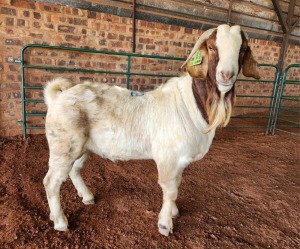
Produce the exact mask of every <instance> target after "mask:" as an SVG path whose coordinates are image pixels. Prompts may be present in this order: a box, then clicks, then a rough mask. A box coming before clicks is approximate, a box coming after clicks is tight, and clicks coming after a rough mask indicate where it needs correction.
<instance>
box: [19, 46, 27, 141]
mask: <svg viewBox="0 0 300 249" xmlns="http://www.w3.org/2000/svg"><path fill="white" fill-rule="evenodd" d="M26 48H27V47H24V48H23V49H22V50H21V55H20V57H21V58H20V63H21V99H22V127H23V139H25V138H26V135H27V124H26V106H25V98H26V96H25V72H24V70H25V68H24V63H25V61H24V51H25V49H26Z"/></svg>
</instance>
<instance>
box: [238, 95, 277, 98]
mask: <svg viewBox="0 0 300 249" xmlns="http://www.w3.org/2000/svg"><path fill="white" fill-rule="evenodd" d="M236 97H239V98H269V99H271V98H274V97H273V96H265V95H263V96H260V95H236Z"/></svg>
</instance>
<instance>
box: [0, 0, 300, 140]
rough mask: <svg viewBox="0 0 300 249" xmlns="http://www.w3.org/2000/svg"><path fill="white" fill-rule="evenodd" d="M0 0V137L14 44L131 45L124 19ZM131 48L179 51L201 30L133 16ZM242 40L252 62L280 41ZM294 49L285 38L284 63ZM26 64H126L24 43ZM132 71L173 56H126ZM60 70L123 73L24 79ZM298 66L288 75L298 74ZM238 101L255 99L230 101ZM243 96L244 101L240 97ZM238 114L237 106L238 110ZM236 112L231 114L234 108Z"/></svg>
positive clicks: (14, 102)
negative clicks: (134, 30)
mask: <svg viewBox="0 0 300 249" xmlns="http://www.w3.org/2000/svg"><path fill="white" fill-rule="evenodd" d="M10 2H11V1H10V0H2V1H1V3H0V130H1V131H0V136H13V135H20V134H21V132H22V131H21V126H19V125H17V121H18V120H21V90H20V82H21V79H20V78H21V77H20V65H19V64H18V63H14V62H12V61H11V60H12V58H19V57H20V51H21V49H22V47H23V46H24V45H26V44H29V43H39V44H49V45H57V46H67V47H76V48H89V49H96V50H109V51H124V52H131V51H132V48H131V46H132V37H131V36H132V21H131V19H128V18H123V17H119V16H114V15H109V14H105V13H97V12H92V11H86V10H81V9H76V8H71V7H66V6H59V5H53V4H47V3H34V2H33V1H25V0H23V1H13V2H15V4H13V5H11V4H10ZM136 26H137V38H136V41H137V44H136V52H137V53H142V54H153V55H154V54H155V55H166V56H175V57H186V56H187V54H188V53H189V52H190V50H191V49H192V47H193V44H194V42H195V41H196V40H197V38H198V37H199V35H200V34H201V33H202V31H199V30H194V29H190V28H185V27H180V26H172V25H166V24H160V23H151V22H146V21H141V20H139V21H137V25H136ZM250 45H251V47H252V50H253V52H254V56H255V58H256V59H257V60H258V61H259V63H269V64H276V63H277V60H278V56H279V52H280V44H277V43H275V42H268V41H261V40H251V41H250ZM299 50H300V48H299V47H298V46H293V45H291V46H290V47H289V49H288V54H287V61H286V63H287V64H291V63H296V62H299V61H300V51H299ZM25 60H26V63H28V64H34V65H44V66H62V67H72V68H74V67H75V68H76V67H77V68H81V67H84V68H87V69H97V70H102V69H103V70H112V71H114V70H116V71H126V69H127V64H126V63H127V62H126V60H125V59H124V58H119V57H113V56H102V55H99V54H83V53H77V52H66V51H56V50H43V49H28V51H27V52H26V53H25ZM132 64H133V65H132V68H133V71H135V72H146V73H147V72H156V71H157V72H158V71H159V72H164V73H168V74H178V73H179V71H178V68H179V66H180V63H179V62H174V61H173V62H166V61H161V60H155V59H145V58H142V59H134V60H133V63H132ZM62 74H64V75H68V76H69V77H70V78H73V79H75V80H84V79H91V80H94V81H102V82H105V83H108V84H117V85H122V86H125V82H126V80H125V78H124V77H119V76H117V75H102V76H100V75H99V74H97V75H95V74H91V73H66V72H57V71H41V70H27V71H26V77H25V81H26V83H27V84H28V85H40V86H44V84H45V82H46V81H47V80H49V79H51V78H53V77H55V76H58V75H62ZM262 75H263V78H264V79H271V78H273V77H274V71H273V70H272V69H264V70H262ZM299 75H300V74H299V72H296V73H295V74H294V75H292V77H298V78H299ZM164 81H165V79H163V78H159V77H143V78H141V77H132V79H131V87H132V88H133V89H135V90H149V89H153V88H154V87H156V86H157V85H159V84H161V83H163V82H164ZM237 90H238V93H239V94H270V93H271V92H272V84H262V85H258V84H254V83H245V82H244V83H239V84H238V85H237ZM26 96H27V97H28V98H34V99H42V98H43V96H42V92H41V91H37V90H35V91H33V90H31V91H26ZM238 101H239V102H238V103H239V104H240V103H246V104H248V102H251V103H253V102H255V101H258V100H251V99H250V100H245V99H244V100H243V99H241V100H238ZM247 101H248V102H247ZM27 108H28V111H32V112H35V111H36V112H38V111H41V110H45V106H44V104H40V103H38V104H29V105H28V107H27ZM240 113H243V112H240ZM236 114H239V113H238V112H236ZM29 123H31V124H41V125H42V124H43V119H41V118H39V119H38V118H31V119H29Z"/></svg>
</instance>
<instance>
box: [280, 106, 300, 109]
mask: <svg viewBox="0 0 300 249" xmlns="http://www.w3.org/2000/svg"><path fill="white" fill-rule="evenodd" d="M280 108H282V109H284V110H287V109H297V108H300V106H293V105H291V106H280Z"/></svg>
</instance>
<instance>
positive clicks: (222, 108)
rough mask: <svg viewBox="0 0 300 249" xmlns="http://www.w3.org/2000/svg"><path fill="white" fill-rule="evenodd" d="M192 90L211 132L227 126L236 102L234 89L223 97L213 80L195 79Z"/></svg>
mask: <svg viewBox="0 0 300 249" xmlns="http://www.w3.org/2000/svg"><path fill="white" fill-rule="evenodd" d="M192 90H193V94H194V98H195V101H196V104H197V107H198V109H199V111H200V113H201V115H202V117H203V119H204V120H205V121H206V122H207V124H208V125H209V130H210V129H211V128H215V127H217V126H226V125H227V123H228V122H229V118H230V115H231V108H232V104H233V101H234V87H233V88H232V89H231V90H230V91H229V92H227V93H226V94H225V95H223V96H222V95H221V93H220V91H219V90H218V88H217V85H216V83H215V82H213V80H211V79H209V78H207V79H206V80H201V79H196V78H193V84H192Z"/></svg>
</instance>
